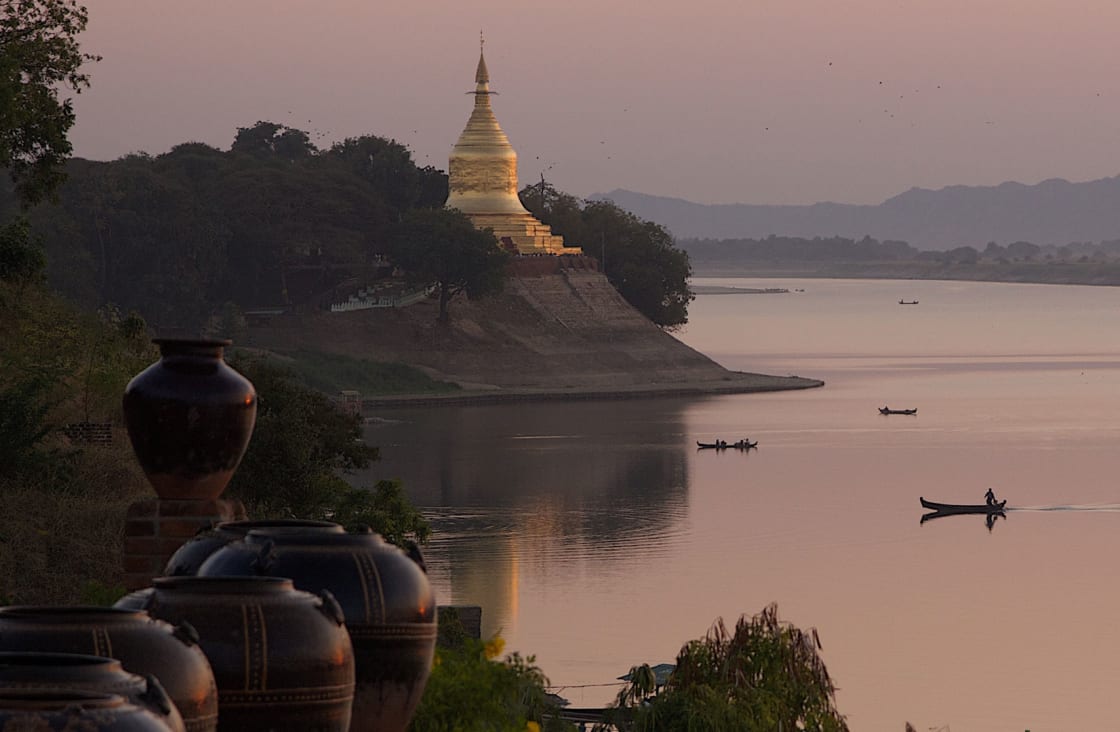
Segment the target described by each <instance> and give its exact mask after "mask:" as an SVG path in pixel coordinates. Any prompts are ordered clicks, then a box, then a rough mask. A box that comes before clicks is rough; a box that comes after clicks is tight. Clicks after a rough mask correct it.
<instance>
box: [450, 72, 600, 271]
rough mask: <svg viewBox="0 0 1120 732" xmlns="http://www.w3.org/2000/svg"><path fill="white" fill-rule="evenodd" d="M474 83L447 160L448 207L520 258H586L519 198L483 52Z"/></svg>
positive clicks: (510, 152) (512, 161) (511, 156)
mask: <svg viewBox="0 0 1120 732" xmlns="http://www.w3.org/2000/svg"><path fill="white" fill-rule="evenodd" d="M474 80H475V90H474V91H473V92H471V93H473V94H474V111H473V112H471V117H470V119H469V120H467V126H466V127H465V128H464V129H463V133H462V134H461V135H459V141H458V142H456V143H455V147H454V148H452V150H451V158H450V160H449V161H448V168H447V170H448V177H449V187H450V190H451V194H450V195H449V196H448V198H447V203H446V206H447V208H457V209H459V210H460V211H462V212H463V213H464V214H466V215H467V216H468V217H469V218H470V220H471V221H472V222H474V225H475V226H477V227H478V228H480V229H484V228H489V229H493V231H494V236H495V237H497V238H498V241H499V242H501V244H502V246H503V247H504V248H506V249H508V250H510V251H515V252H517V253H518V254H582V253H583V251H582V250H581V249H580V248H579V247H573V246H565V244H564V237H562V236H557V235H555V234H553V233H552V229H551V228H550V227H549V226H548V225H547V224H543V223H541V222H540V221H539V220H537V218H536V217H535V216H533V214H531V213H529V212H528V211H527V210H526V209H525V207H524V206H522V205H521V199H519V198H518V197H517V153H516V152H514V149H513V146H512V145H510V144H509V138H507V137H506V133H505V132H503V131H502V128H501V126H500V125H498V120H497V118H496V117H495V116H494V110H493V109H491V107H490V96H491V95H492V94H494V92H492V91H490V73H489V72H488V71H487V69H486V59H485V57H484V56H483V54H482V51H481V50H480V51H479V55H478V69H477V71H476V72H475V77H474Z"/></svg>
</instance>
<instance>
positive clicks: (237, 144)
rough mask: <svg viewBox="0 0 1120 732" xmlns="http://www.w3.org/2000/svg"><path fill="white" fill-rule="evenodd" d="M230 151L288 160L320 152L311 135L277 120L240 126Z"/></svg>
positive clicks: (304, 157) (302, 158)
mask: <svg viewBox="0 0 1120 732" xmlns="http://www.w3.org/2000/svg"><path fill="white" fill-rule="evenodd" d="M230 152H234V153H244V154H247V155H256V156H258V157H272V156H275V157H278V158H281V159H283V160H286V161H288V162H293V161H295V160H304V159H306V158H309V157H311V156H312V155H314V154H315V153H317V152H318V150H317V148H316V147H315V145H313V144H312V142H311V136H310V135H308V134H307V133H306V132H304V131H303V130H298V129H296V128H295V127H288V126H286V125H282V124H277V123H276V122H264V121H261V122H257V123H256V124H255V125H253V126H252V127H238V128H237V137H235V138H234V140H233V145H232V146H231V147H230Z"/></svg>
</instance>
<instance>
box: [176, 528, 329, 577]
mask: <svg viewBox="0 0 1120 732" xmlns="http://www.w3.org/2000/svg"><path fill="white" fill-rule="evenodd" d="M254 529H276V530H278V531H282V530H289V531H299V532H316V531H324V532H329V533H339V534H341V533H343V528H342V527H341V526H339V525H338V524H336V523H332V522H330V521H304V520H301V519H275V520H271V521H223V522H222V523H220V524H218V525H217V526H215V527H214V528H212V529H207V530H205V531H200V532H199V533H198V534H196V535H195V536H194V538H192V539H190V540H189V541H187V543H185V544H183V545H182V546H181V547H179V548H178V549H177V550H176V551H175V553H174V554H172V555H171V558H170V559H169V560H167V566H166V567H165V568H164V570H163V574H164V576H166V577H192V576H194V575H196V574H198V568H199V567H201V566H202V563H203V562H205V561H206V560H207V559H208V558H209V557H210V555H211V554H213V553H214V552H216V551H218V550H219V549H221V548H222V547H223V546H225V545H226V544H229V543H230V542H232V541H237V540H239V539H244V538H245V536H246V535H247V534H248V533H249V532H250V531H252V530H254Z"/></svg>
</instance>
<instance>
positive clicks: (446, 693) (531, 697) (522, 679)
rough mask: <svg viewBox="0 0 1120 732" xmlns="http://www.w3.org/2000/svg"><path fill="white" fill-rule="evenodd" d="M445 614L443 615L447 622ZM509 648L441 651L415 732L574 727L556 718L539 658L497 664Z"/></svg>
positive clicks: (471, 646) (479, 645)
mask: <svg viewBox="0 0 1120 732" xmlns="http://www.w3.org/2000/svg"><path fill="white" fill-rule="evenodd" d="M443 614H444V611H442V610H441V611H440V615H441V620H440V623H441V625H442V623H443V618H442V616H443ZM503 646H504V643H503V641H502V639H501V638H498V637H495V638H493V639H491V640H489V641H487V642H485V643H483V642H482V641H480V640H475V639H473V638H464V639H461V640H460V642H459V643H458V644H456V645H455V646H453V647H450V648H449V647H440V648H437V649H436V660H435V665H434V666H433V667H432V675H431V676H430V677H429V678H428V685H427V687H425V689H424V697H423V699H421V701H420V707H419V708H418V709H417V710H416V716H415V717H414V718H413V720H412V725H411V726H410V727H409V729H410V730H411V732H450V731H451V730H454V731H455V732H527V731H528V730H533V732H541V731H542V730H543V731H544V732H561V731H562V730H572V729H574V727H573V726H572V725H569V724H566V723H564V722H561V721H560V720H559V719H557V718H556V717H555V716H551V713H554V712H556V711H557V709H556V707H555V706H553V705H552V704H551V702H549V700H548V698H547V696H546V693H545V687H546V686H547V685H548V679H547V678H546V677H545V675H544V673H543V672H541V670H540V669H539V668H537V667H536V665H534V658H533V657H532V656H529V657H527V658H523V657H521V656H520V655H518V654H517V653H511V654H509V655H508V656H506V657H505V658H504V659H502V660H500V661H499V660H496V659H497V656H499V655H500V654H501V652H502V648H503Z"/></svg>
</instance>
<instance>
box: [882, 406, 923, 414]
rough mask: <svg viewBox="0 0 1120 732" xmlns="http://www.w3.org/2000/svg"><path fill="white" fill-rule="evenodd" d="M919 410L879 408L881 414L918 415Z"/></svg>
mask: <svg viewBox="0 0 1120 732" xmlns="http://www.w3.org/2000/svg"><path fill="white" fill-rule="evenodd" d="M917 413H918V410H917V408H915V409H891V408H890V407H879V414H917Z"/></svg>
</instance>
